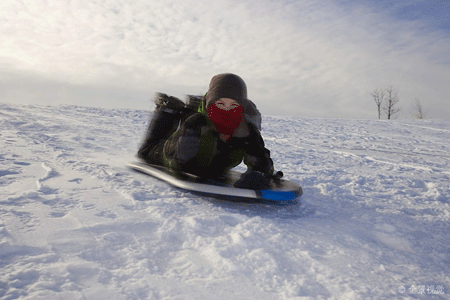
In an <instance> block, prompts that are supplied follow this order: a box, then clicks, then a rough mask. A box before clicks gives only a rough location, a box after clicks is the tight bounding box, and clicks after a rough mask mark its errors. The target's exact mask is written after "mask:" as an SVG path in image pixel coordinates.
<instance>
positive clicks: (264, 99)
mask: <svg viewBox="0 0 450 300" xmlns="http://www.w3.org/2000/svg"><path fill="white" fill-rule="evenodd" d="M388 2H389V1H382V5H378V6H377V5H374V4H371V2H367V3H364V2H360V1H358V2H351V1H334V2H333V1H329V2H327V4H324V3H323V2H322V3H318V2H317V1H312V0H304V1H270V0H263V1H254V0H247V1H241V0H217V1H214V2H211V1H205V0H196V1H193V0H185V1H179V0H168V1H148V0H147V1H140V0H138V1H133V2H129V1H127V2H125V1H119V0H111V1H95V0H91V1H87V0H77V1H68V0H67V1H39V0H24V1H22V2H18V1H2V2H1V3H0V22H1V24H2V26H1V27H0V40H1V45H2V46H1V47H0V65H1V66H2V68H1V70H2V71H0V76H1V77H0V78H2V85H1V86H2V89H1V90H0V97H2V100H1V101H3V99H4V100H5V101H16V102H19V101H30V99H36V97H35V98H33V97H31V96H30V94H32V93H33V91H34V90H36V89H37V87H38V86H40V88H39V95H40V97H38V99H37V100H35V101H42V102H45V98H46V95H48V97H50V95H51V97H52V98H57V97H58V93H55V90H58V89H60V90H63V91H64V93H63V94H64V95H66V96H65V97H61V98H58V99H53V100H51V101H52V102H53V103H55V102H56V103H58V102H60V103H69V102H70V103H73V104H77V103H85V102H86V98H89V97H90V94H89V93H92V101H89V100H88V101H87V103H90V104H92V105H102V106H103V105H107V106H114V107H130V108H149V109H150V108H152V107H151V106H150V103H149V101H148V97H151V96H152V94H153V93H154V92H156V91H164V92H167V93H172V94H174V95H176V96H182V95H183V94H184V93H204V92H205V91H206V89H207V86H208V83H209V80H210V78H211V77H212V76H213V75H215V74H217V73H220V72H234V73H237V74H239V75H240V76H242V77H243V78H244V80H245V81H246V82H247V85H248V88H249V97H250V98H252V99H254V100H255V102H256V103H257V104H258V106H259V107H260V108H261V110H262V111H263V113H265V114H289V115H307V116H323V117H355V118H371V117H376V111H375V110H376V107H375V104H374V103H372V101H371V99H370V96H369V93H370V91H371V90H373V89H375V88H377V87H383V86H386V85H391V84H393V85H395V86H397V87H398V89H399V91H400V97H401V100H403V102H404V105H406V106H407V105H409V101H411V100H413V99H414V98H416V97H417V98H420V99H422V100H423V103H424V106H428V107H429V108H430V110H431V112H432V114H431V115H432V116H434V117H448V116H450V107H449V106H450V104H449V101H448V100H449V97H448V95H449V93H450V87H449V84H448V79H447V78H450V58H449V57H448V52H449V50H450V35H449V33H448V32H447V31H445V30H440V29H436V28H433V27H432V26H431V25H430V23H429V21H427V20H428V19H426V20H424V19H420V18H415V19H412V18H406V19H405V18H400V17H398V13H397V14H396V13H394V12H398V11H401V8H402V7H399V6H398V5H397V4H396V5H395V7H394V6H393V5H389V3H388ZM391 2H392V1H391ZM419 2H420V1H419ZM441 17H442V16H441ZM3 24H5V25H3ZM27 83H30V88H29V89H28V90H29V92H28V93H25V92H23V91H22V92H20V89H19V90H18V87H23V86H27ZM38 83H39V84H38ZM46 91H47V93H48V94H46ZM93 91H95V92H93ZM102 91H104V92H103V93H102ZM111 91H115V92H114V93H111ZM103 94H104V97H102V95H103ZM146 94H147V96H144V95H146ZM27 95H28V96H27ZM55 95H56V96H55ZM127 96H128V97H129V101H126V100H125V99H127ZM12 97H14V99H12ZM48 102H49V101H48Z"/></svg>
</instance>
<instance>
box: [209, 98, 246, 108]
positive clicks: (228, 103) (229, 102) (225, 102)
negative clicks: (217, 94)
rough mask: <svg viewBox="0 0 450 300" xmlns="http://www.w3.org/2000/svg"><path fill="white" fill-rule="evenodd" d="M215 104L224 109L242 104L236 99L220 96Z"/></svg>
mask: <svg viewBox="0 0 450 300" xmlns="http://www.w3.org/2000/svg"><path fill="white" fill-rule="evenodd" d="M214 105H216V106H217V107H218V108H220V109H223V110H232V109H235V108H238V107H239V106H240V105H239V103H237V102H236V100H233V99H230V98H220V99H219V100H217V101H216V102H214Z"/></svg>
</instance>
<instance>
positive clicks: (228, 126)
mask: <svg viewBox="0 0 450 300" xmlns="http://www.w3.org/2000/svg"><path fill="white" fill-rule="evenodd" d="M207 112H208V117H209V119H210V120H211V121H212V122H213V123H214V126H216V129H217V131H218V132H220V133H222V134H225V135H232V134H233V133H234V132H235V131H236V129H237V128H238V127H239V124H240V123H241V120H242V116H243V115H244V111H243V109H242V107H241V106H238V107H236V108H234V109H231V110H224V109H221V108H219V107H217V106H216V105H215V104H214V103H213V104H211V105H210V106H209V107H208V110H207Z"/></svg>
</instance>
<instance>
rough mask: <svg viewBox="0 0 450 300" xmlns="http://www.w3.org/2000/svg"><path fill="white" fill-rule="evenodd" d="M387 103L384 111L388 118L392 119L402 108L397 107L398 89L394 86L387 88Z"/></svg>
mask: <svg viewBox="0 0 450 300" xmlns="http://www.w3.org/2000/svg"><path fill="white" fill-rule="evenodd" d="M385 92H386V101H385V102H386V104H385V105H384V108H383V109H384V111H385V112H386V114H387V118H388V120H390V119H392V118H393V117H394V116H395V115H396V114H397V113H398V112H400V108H398V107H397V105H398V102H399V101H400V100H399V98H398V91H397V89H395V88H394V87H393V86H390V87H388V88H387V89H386V90H385Z"/></svg>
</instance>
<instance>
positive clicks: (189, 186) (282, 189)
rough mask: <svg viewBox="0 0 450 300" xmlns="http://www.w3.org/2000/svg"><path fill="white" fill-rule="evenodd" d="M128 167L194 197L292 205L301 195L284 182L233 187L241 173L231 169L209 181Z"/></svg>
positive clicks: (295, 186)
mask: <svg viewBox="0 0 450 300" xmlns="http://www.w3.org/2000/svg"><path fill="white" fill-rule="evenodd" d="M128 167H130V168H131V169H133V170H135V171H137V172H140V173H144V174H147V175H150V176H152V177H155V178H158V179H160V180H162V181H165V182H167V183H168V184H170V185H172V186H174V187H177V188H180V189H183V190H187V191H190V192H192V193H194V194H200V195H205V196H211V197H215V198H220V199H225V200H232V201H251V202H276V203H292V202H296V200H297V198H298V197H300V196H301V195H302V193H303V191H302V188H301V187H300V186H299V185H298V184H296V183H294V182H292V181H289V180H285V179H279V180H271V181H270V183H269V184H268V186H266V187H265V188H263V189H248V188H236V187H234V184H235V183H236V182H237V181H238V180H239V179H240V178H241V175H242V173H239V172H236V171H233V170H231V171H229V172H228V173H227V174H225V175H224V176H222V177H220V178H219V179H214V180H212V179H204V178H200V177H198V176H196V175H192V174H188V173H184V172H175V171H173V170H171V169H169V168H166V167H163V166H158V165H150V164H147V163H144V162H132V163H129V164H128Z"/></svg>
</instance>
